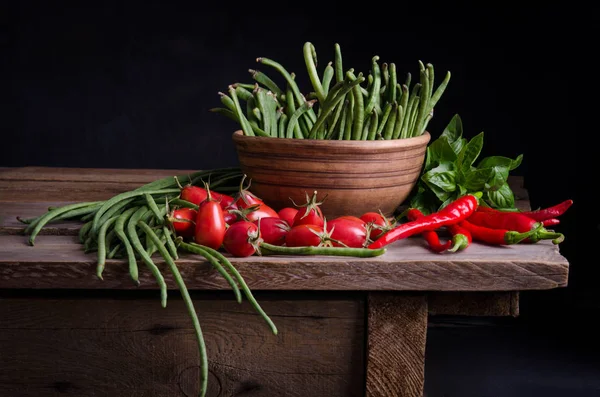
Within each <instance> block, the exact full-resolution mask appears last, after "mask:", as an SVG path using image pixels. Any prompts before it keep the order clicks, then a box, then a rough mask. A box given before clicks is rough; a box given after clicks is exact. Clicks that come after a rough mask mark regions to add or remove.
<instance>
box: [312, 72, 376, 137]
mask: <svg viewBox="0 0 600 397" xmlns="http://www.w3.org/2000/svg"><path fill="white" fill-rule="evenodd" d="M349 76H350V80H351V81H350V82H346V83H345V84H344V87H342V88H341V89H340V90H339V91H338V92H337V94H336V95H335V96H334V97H333V98H332V99H331V100H328V101H327V102H326V103H325V104H324V106H323V107H324V109H323V112H322V113H321V115H320V116H319V118H318V119H317V121H316V122H315V124H314V126H313V129H312V131H311V132H310V136H309V138H310V139H315V138H316V136H317V132H318V131H319V129H320V128H321V126H322V125H323V124H324V123H325V120H327V118H328V117H329V115H330V114H331V112H332V111H333V109H334V107H335V106H336V105H337V104H338V103H339V102H340V101H341V100H342V99H344V97H345V95H346V94H347V93H348V92H350V91H351V90H352V89H353V88H354V87H355V86H357V85H359V84H360V83H362V82H363V81H364V80H365V78H364V77H363V75H362V73H359V75H358V76H356V78H355V79H354V80H352V75H351V74H349Z"/></svg>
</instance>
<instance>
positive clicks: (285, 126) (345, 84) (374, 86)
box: [210, 42, 450, 140]
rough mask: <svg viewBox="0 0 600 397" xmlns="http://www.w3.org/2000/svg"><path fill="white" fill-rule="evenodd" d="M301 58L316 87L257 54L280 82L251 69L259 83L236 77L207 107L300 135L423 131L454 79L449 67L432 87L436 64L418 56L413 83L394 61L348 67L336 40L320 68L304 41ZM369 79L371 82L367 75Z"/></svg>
mask: <svg viewBox="0 0 600 397" xmlns="http://www.w3.org/2000/svg"><path fill="white" fill-rule="evenodd" d="M303 55H304V61H305V64H306V69H307V72H308V77H309V78H310V82H311V85H312V91H310V92H308V94H307V95H304V94H303V93H302V91H301V90H300V88H299V87H298V84H297V83H296V81H295V75H294V73H290V72H288V71H287V70H286V69H285V68H284V67H283V66H282V65H281V64H279V63H277V62H275V61H274V60H272V59H269V58H264V57H262V58H257V60H256V61H257V62H258V63H260V64H262V65H266V66H268V67H271V68H273V69H275V71H276V72H278V73H279V75H281V77H282V79H283V84H280V85H278V84H277V83H276V82H275V81H274V80H273V79H271V78H270V77H269V76H267V75H266V74H265V73H263V72H261V71H258V70H253V69H250V70H249V72H250V74H251V75H252V78H253V80H254V83H235V84H232V85H230V86H229V87H228V92H227V93H223V92H219V95H220V97H221V103H222V104H223V107H215V108H212V109H210V111H212V112H215V113H218V114H222V115H224V116H226V117H229V118H230V119H232V120H233V121H235V122H236V123H238V125H239V126H240V128H241V129H242V131H243V133H244V134H245V135H248V136H262V137H273V138H295V139H337V140H375V139H377V140H381V139H387V140H389V139H405V138H411V137H416V136H420V135H422V134H423V133H424V132H425V130H426V129H427V125H428V123H429V121H430V120H431V119H432V117H433V110H434V108H435V106H436V104H437V103H438V101H439V100H440V98H441V97H442V95H443V93H444V91H445V90H446V87H447V86H448V83H449V81H450V72H447V73H446V76H445V77H444V79H443V80H442V82H441V83H440V84H439V85H438V86H437V88H436V89H435V90H434V86H435V71H434V67H433V65H432V64H430V63H427V64H424V63H423V62H421V61H419V81H418V82H416V83H415V84H413V85H412V86H411V74H410V73H407V76H406V79H405V81H404V82H403V83H402V82H400V81H398V77H397V71H396V65H395V64H394V63H390V64H387V63H382V64H381V65H380V64H379V56H374V57H373V58H372V60H371V61H372V62H371V63H372V67H371V70H370V71H369V73H368V74H367V75H366V77H365V75H364V74H363V73H358V74H355V73H354V69H352V68H351V69H348V70H346V71H345V70H344V68H343V64H342V53H341V47H340V45H339V44H337V43H336V44H335V57H334V61H333V62H329V63H328V64H327V65H326V67H325V68H324V70H323V71H322V74H320V73H319V71H318V70H317V52H316V49H315V47H314V45H313V44H312V43H310V42H306V43H305V44H304V49H303ZM365 81H366V87H364V86H363V83H364V82H365Z"/></svg>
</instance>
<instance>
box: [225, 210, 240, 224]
mask: <svg viewBox="0 0 600 397" xmlns="http://www.w3.org/2000/svg"><path fill="white" fill-rule="evenodd" d="M223 218H225V223H226V224H228V225H231V224H233V223H235V222H237V221H239V220H240V218H239V216H238V214H237V213H236V211H235V210H226V211H223Z"/></svg>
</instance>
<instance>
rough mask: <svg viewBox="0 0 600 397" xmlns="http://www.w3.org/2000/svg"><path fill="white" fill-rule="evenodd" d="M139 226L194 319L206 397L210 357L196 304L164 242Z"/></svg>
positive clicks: (201, 387)
mask: <svg viewBox="0 0 600 397" xmlns="http://www.w3.org/2000/svg"><path fill="white" fill-rule="evenodd" d="M138 225H139V226H140V228H141V229H142V230H143V231H144V232H145V233H146V234H149V235H150V238H151V239H152V241H154V244H156V247H157V248H158V252H159V253H160V255H161V256H162V257H163V258H164V259H165V262H166V263H167V265H168V266H169V269H170V270H171V272H172V273H173V278H174V279H175V283H176V284H177V287H178V288H179V291H180V292H181V296H182V298H183V301H184V302H185V305H186V308H187V310H188V313H189V315H190V317H191V318H192V324H193V326H194V331H195V333H196V339H197V340H198V350H199V353H200V396H201V397H204V396H205V395H206V389H207V385H208V356H207V354H206V344H205V343H204V336H203V334H202V328H201V327H200V322H199V321H198V315H197V314H196V309H195V308H194V303H193V302H192V298H191V297H190V293H189V292H188V290H187V287H186V285H185V282H184V281H183V278H182V277H181V273H179V269H177V265H176V264H175V261H174V260H173V258H172V257H171V255H169V251H168V250H167V248H166V247H165V245H164V244H163V242H162V241H160V239H159V238H158V236H157V235H156V233H154V231H153V230H152V229H151V228H150V226H148V224H146V223H145V222H143V221H139V222H138Z"/></svg>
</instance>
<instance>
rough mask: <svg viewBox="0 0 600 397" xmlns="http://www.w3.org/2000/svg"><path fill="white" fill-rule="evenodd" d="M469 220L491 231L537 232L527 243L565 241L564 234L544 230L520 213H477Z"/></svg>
mask: <svg viewBox="0 0 600 397" xmlns="http://www.w3.org/2000/svg"><path fill="white" fill-rule="evenodd" d="M467 220H468V221H469V222H471V223H472V224H474V225H477V226H483V227H487V228H490V229H505V230H512V231H515V232H519V233H527V232H531V231H535V232H534V233H532V235H531V236H529V237H528V238H527V239H526V241H525V242H530V243H535V242H538V241H539V240H546V239H552V242H553V243H554V244H559V243H561V242H562V241H563V240H564V235H563V234H562V233H554V232H550V231H548V230H546V229H544V227H543V225H542V223H541V222H538V221H536V220H535V219H533V218H530V217H528V216H527V215H524V214H521V213H519V212H481V211H476V212H474V213H473V214H472V215H471V216H470V217H469V218H467Z"/></svg>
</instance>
